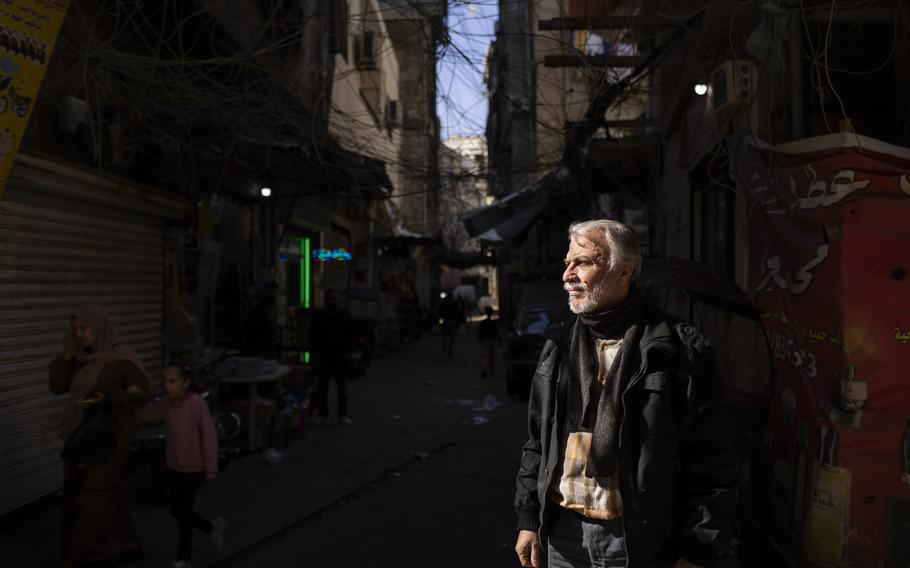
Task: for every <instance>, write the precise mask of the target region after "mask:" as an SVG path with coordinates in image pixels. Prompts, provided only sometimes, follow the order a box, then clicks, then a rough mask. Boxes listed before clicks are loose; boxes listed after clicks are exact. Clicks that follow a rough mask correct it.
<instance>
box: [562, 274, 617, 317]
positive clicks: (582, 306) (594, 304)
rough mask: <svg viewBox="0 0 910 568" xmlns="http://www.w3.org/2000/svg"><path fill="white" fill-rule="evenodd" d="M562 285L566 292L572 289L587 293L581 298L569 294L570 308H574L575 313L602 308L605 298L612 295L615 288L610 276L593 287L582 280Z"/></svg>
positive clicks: (584, 312)
mask: <svg viewBox="0 0 910 568" xmlns="http://www.w3.org/2000/svg"><path fill="white" fill-rule="evenodd" d="M562 287H563V289H564V290H565V291H566V292H569V291H571V290H582V291H584V293H585V295H584V296H582V297H580V298H573V297H572V296H569V309H570V310H572V313H574V314H592V313H594V312H597V311H598V310H599V309H600V306H601V304H603V303H604V299H605V298H607V297H608V296H609V295H610V292H611V291H612V289H613V288H612V286H610V280H609V278H604V279H603V280H601V281H600V282H599V283H598V284H597V285H595V286H594V288H591V289H589V288H588V287H587V286H585V285H584V284H583V283H581V282H566V283H565V284H563V286H562Z"/></svg>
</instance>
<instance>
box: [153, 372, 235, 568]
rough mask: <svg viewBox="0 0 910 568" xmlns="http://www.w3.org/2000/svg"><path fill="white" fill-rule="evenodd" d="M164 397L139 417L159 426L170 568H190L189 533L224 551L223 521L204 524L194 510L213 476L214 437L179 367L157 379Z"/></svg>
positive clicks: (202, 404) (204, 410) (191, 383)
mask: <svg viewBox="0 0 910 568" xmlns="http://www.w3.org/2000/svg"><path fill="white" fill-rule="evenodd" d="M161 384H162V387H163V389H164V397H162V398H161V399H159V400H157V401H155V402H152V403H150V404H148V405H146V406H145V407H143V408H142V410H141V411H140V413H139V417H140V418H141V419H142V420H143V421H144V422H161V421H164V426H165V434H166V439H167V444H166V455H167V458H166V465H167V470H168V471H167V474H168V486H169V488H170V497H171V515H173V516H174V519H176V520H177V559H176V561H175V562H174V563H173V565H172V566H173V568H191V567H192V562H191V560H190V552H191V551H192V542H193V529H196V530H198V531H201V532H202V533H203V534H206V535H208V537H209V541H210V542H211V545H212V551H213V552H214V553H215V554H218V553H219V552H221V548H222V547H223V546H224V519H222V518H221V517H218V518H217V519H215V520H214V521H211V522H210V521H207V520H206V519H203V518H202V517H200V516H199V515H197V514H196V513H195V512H194V511H193V509H194V506H195V503H196V495H197V494H198V493H199V487H200V485H202V481H203V479H209V480H211V479H215V476H216V475H217V473H218V436H217V435H216V433H215V425H214V424H213V422H212V416H211V414H210V413H209V408H208V406H207V405H206V403H205V401H204V400H202V397H201V396H199V393H198V391H199V389H198V388H197V387H196V382H195V380H194V379H193V377H192V371H191V370H190V369H189V368H188V367H184V366H181V365H171V366H169V367H166V368H165V369H164V371H163V373H162V381H161Z"/></svg>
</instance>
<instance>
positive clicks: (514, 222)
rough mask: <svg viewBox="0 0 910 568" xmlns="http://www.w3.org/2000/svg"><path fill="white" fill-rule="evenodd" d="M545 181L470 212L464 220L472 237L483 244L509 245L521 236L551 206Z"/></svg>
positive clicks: (542, 180)
mask: <svg viewBox="0 0 910 568" xmlns="http://www.w3.org/2000/svg"><path fill="white" fill-rule="evenodd" d="M545 180H547V178H546V177H545V178H543V179H541V180H540V181H538V182H535V183H533V184H531V185H529V186H528V187H526V188H524V189H522V190H520V191H517V192H515V193H513V194H511V195H509V196H507V197H505V198H504V199H500V200H499V201H497V202H495V203H493V204H492V205H487V206H486V207H480V208H478V209H474V210H472V211H469V212H468V213H467V214H466V215H465V216H464V217H463V218H462V223H464V226H465V228H466V229H467V231H468V236H470V237H472V238H476V239H479V240H482V241H506V240H510V239H514V238H515V237H517V236H518V235H520V234H521V233H522V232H523V231H524V230H525V229H526V228H527V227H528V225H530V224H531V223H532V222H533V221H534V219H535V218H537V215H538V214H540V212H541V210H543V208H544V206H545V205H546V204H547V197H548V193H549V192H548V191H547V189H546V187H545Z"/></svg>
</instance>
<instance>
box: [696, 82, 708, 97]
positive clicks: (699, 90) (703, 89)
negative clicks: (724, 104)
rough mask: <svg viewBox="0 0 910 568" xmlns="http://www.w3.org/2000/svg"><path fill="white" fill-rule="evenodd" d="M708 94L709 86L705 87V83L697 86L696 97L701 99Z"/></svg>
mask: <svg viewBox="0 0 910 568" xmlns="http://www.w3.org/2000/svg"><path fill="white" fill-rule="evenodd" d="M707 93H708V85H705V84H704V83H699V84H697V85H695V94H696V95H698V96H699V97H703V96H705V95H706V94H707Z"/></svg>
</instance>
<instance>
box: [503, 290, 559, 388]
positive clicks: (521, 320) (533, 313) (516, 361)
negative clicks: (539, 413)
mask: <svg viewBox="0 0 910 568" xmlns="http://www.w3.org/2000/svg"><path fill="white" fill-rule="evenodd" d="M566 304H567V302H566V293H565V291H563V289H562V282H533V283H529V284H526V285H525V286H524V288H523V290H522V294H521V297H520V299H519V301H518V313H517V314H516V316H515V320H514V325H513V326H512V328H511V330H510V331H509V333H508V335H507V336H506V349H505V352H506V353H505V354H506V392H507V393H508V394H509V395H525V394H527V393H528V392H529V389H530V386H531V379H533V378H534V369H535V367H536V366H537V360H538V359H539V358H540V351H541V349H543V346H544V343H546V338H547V334H550V333H552V331H553V329H554V327H558V326H560V325H561V324H562V323H564V322H565V320H566V316H567V315H571V312H569V311H568V309H567V308H566Z"/></svg>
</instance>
